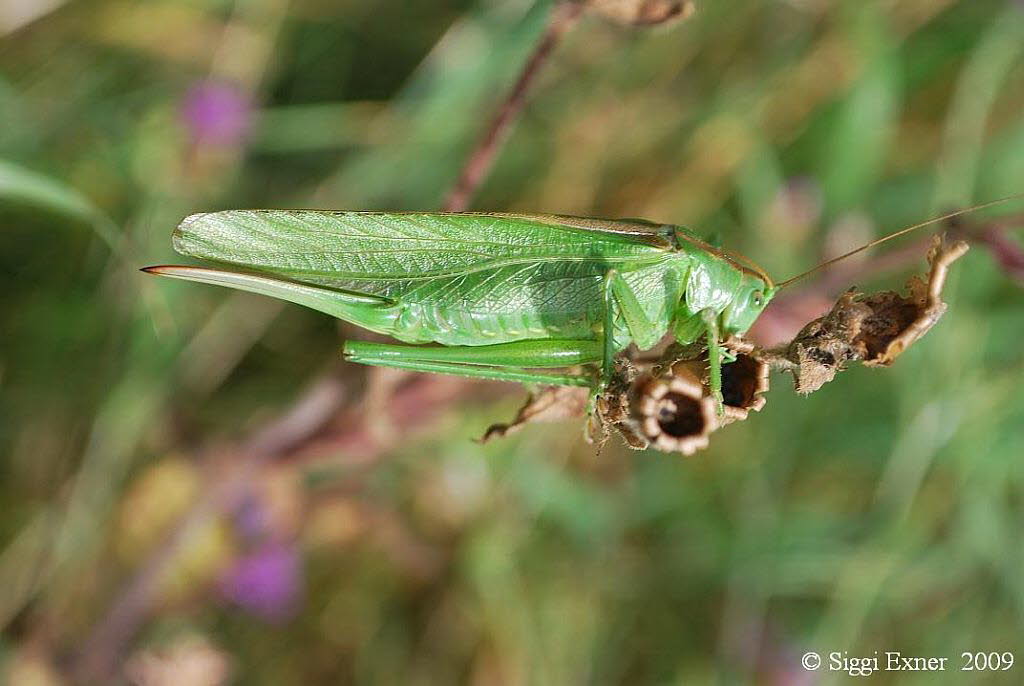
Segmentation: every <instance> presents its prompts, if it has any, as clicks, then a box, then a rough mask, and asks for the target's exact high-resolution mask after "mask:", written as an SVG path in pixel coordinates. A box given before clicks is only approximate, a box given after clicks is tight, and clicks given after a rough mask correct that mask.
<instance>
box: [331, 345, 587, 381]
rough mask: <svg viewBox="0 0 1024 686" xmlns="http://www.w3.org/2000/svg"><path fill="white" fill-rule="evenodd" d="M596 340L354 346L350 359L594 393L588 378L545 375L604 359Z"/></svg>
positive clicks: (348, 351) (347, 356)
mask: <svg viewBox="0 0 1024 686" xmlns="http://www.w3.org/2000/svg"><path fill="white" fill-rule="evenodd" d="M601 357H602V355H601V349H600V344H599V343H597V342H596V341H575V340H535V341H518V342H515V343H499V344H495V345H480V346H417V345H400V344H391V343H366V342H362V341H349V342H347V343H346V344H345V359H346V360H349V361H350V362H358V363H359V364H367V365H373V366H378V367H393V368H395V369H408V370H411V371H419V372H433V373H438V374H453V375H455V376H466V377H471V378H476V379H493V380H496V381H516V382H520V383H537V384H546V385H552V386H582V387H585V388H592V387H594V386H595V379H594V378H593V376H591V375H588V374H570V373H561V372H545V371H540V370H539V368H555V367H569V366H573V365H577V364H587V363H593V362H598V361H600V360H601Z"/></svg>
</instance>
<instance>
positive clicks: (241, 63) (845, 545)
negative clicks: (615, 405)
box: [0, 0, 1024, 684]
mask: <svg viewBox="0 0 1024 686" xmlns="http://www.w3.org/2000/svg"><path fill="white" fill-rule="evenodd" d="M549 7H550V3H549V2H537V3H531V2H529V1H528V0H512V1H501V2H499V1H497V0H436V1H435V2H431V3H410V2H397V1H392V0H376V1H373V2H370V1H368V0H344V1H341V2H324V1H321V0H293V1H292V2H287V1H286V0H246V1H245V2H237V3H236V2H231V1H230V0H83V1H80V2H65V1H63V0H45V1H44V0H18V1H16V2H13V3H11V5H10V9H5V8H0V279H2V283H0V287H2V292H3V307H2V310H0V329H2V332H3V333H2V336H0V394H2V395H0V455H3V460H2V462H0V468H2V475H3V478H2V479H0V505H2V510H0V511H2V515H0V545H2V548H0V588H3V589H4V590H3V592H0V621H2V623H3V626H4V632H3V634H2V638H0V662H2V668H3V669H4V670H6V674H7V676H8V677H9V678H11V679H13V680H15V681H21V682H22V683H58V682H59V681H60V679H62V678H63V677H62V669H63V667H62V666H63V665H66V664H67V659H68V657H69V656H72V655H73V654H74V652H75V651H76V649H77V648H78V647H79V646H81V645H82V644H83V642H84V641H85V640H86V638H87V637H88V636H89V635H90V631H91V630H92V628H93V627H94V626H96V624H97V622H99V620H100V619H101V618H102V617H103V616H104V613H105V612H106V611H107V609H108V608H109V607H110V605H111V603H112V602H113V600H114V599H115V598H116V597H118V594H119V593H120V592H121V589H123V588H124V586H125V584H126V582H127V580H128V579H130V578H131V575H132V574H133V573H135V572H136V571H137V570H138V569H139V566H140V565H141V564H143V561H144V559H146V556H147V555H148V554H151V552H152V551H153V550H155V549H157V547H158V546H159V545H160V544H161V541H162V539H163V537H164V536H166V534H167V527H168V526H169V523H170V522H173V521H175V520H176V519H178V518H180V517H182V516H185V511H186V510H187V508H188V507H189V503H192V502H195V501H196V500H197V499H199V497H200V496H198V495H196V491H197V489H201V488H202V486H203V484H206V483H210V482H214V481H216V480H217V479H218V478H219V476H218V475H219V474H221V473H222V472H223V471H225V470H227V469H228V467H226V466H225V465H230V464H231V462H232V459H234V458H233V456H232V455H231V451H230V450H227V449H225V448H224V446H225V445H228V444H229V442H230V441H231V440H232V439H235V438H238V437H240V436H243V435H245V434H246V433H247V432H249V431H251V430H253V429H254V428H255V427H258V426H259V425H260V423H261V422H263V421H265V420H266V418H267V417H269V416H271V415H272V414H273V413H274V411H275V409H283V408H285V407H287V405H288V403H289V402H290V401H291V400H292V399H293V398H295V397H297V395H298V394H299V393H300V391H301V389H302V387H303V386H304V385H305V383H306V380H308V379H310V378H312V377H314V376H315V375H316V374H318V373H319V372H320V371H321V370H322V369H323V368H324V366H325V364H329V363H330V361H331V360H333V359H335V358H336V357H337V354H338V350H339V340H340V337H341V335H348V334H350V333H351V331H349V330H347V329H346V330H343V331H342V332H341V335H339V329H338V327H337V326H336V325H335V323H334V322H331V321H329V320H328V319H327V318H326V317H323V316H321V315H318V314H315V313H311V312H307V311H303V310H301V309H299V308H297V307H291V306H288V307H281V306H280V305H278V304H276V303H273V302H270V301H267V300H264V299H260V298H257V297H254V296H248V295H244V294H230V293H228V292H225V291H221V290H218V289H210V288H202V287H196V286H189V285H183V284H177V283H167V282H158V281H157V280H156V279H153V278H151V277H146V276H145V275H142V274H139V273H138V271H137V269H138V267H140V266H143V265H144V264H152V263H155V262H160V261H166V260H170V259H172V253H171V250H170V241H169V233H170V229H171V228H172V227H173V226H174V225H175V223H176V222H177V221H178V220H180V218H181V217H182V216H184V215H186V214H188V213H191V212H194V211H201V210H212V209H220V208H229V207H254V206H273V207H297V206H311V207H325V208H326V207H333V208H351V209H375V208H387V209H429V208H432V207H437V206H438V205H439V203H440V201H441V198H442V196H443V194H444V193H445V191H446V190H447V189H448V187H449V186H450V185H451V183H452V182H453V181H454V178H455V176H456V174H457V172H458V170H459V167H460V165H461V164H462V162H463V159H464V157H465V155H466V154H467V152H468V151H469V150H470V149H471V147H472V145H473V144H474V142H475V140H476V137H477V135H478V134H479V132H480V130H481V129H482V127H483V124H484V123H485V121H486V119H487V117H488V116H489V114H490V113H491V112H492V111H493V108H494V106H495V103H496V98H497V97H498V96H499V94H500V93H501V92H502V91H503V90H504V89H505V88H507V86H508V85H509V84H510V82H511V81H512V79H513V78H514V77H515V75H516V73H517V71H518V69H519V68H520V66H521V64H522V62H523V60H524V59H525V57H526V56H527V55H528V53H529V51H530V48H531V46H532V45H533V44H534V42H535V40H536V38H537V36H538V35H539V33H540V32H541V31H542V30H543V27H544V23H545V18H546V16H547V11H548V9H549ZM1022 53H1024V10H1022V6H1021V4H1020V3H1019V2H1006V1H1003V0H960V1H959V2H957V1H955V0H900V1H899V2H897V1H895V0H860V1H857V2H852V1H851V2H827V1H826V0H788V1H781V0H780V1H778V2H755V1H752V0H704V1H702V2H699V3H698V7H697V11H696V13H695V14H694V15H693V16H692V17H691V18H689V19H687V20H686V21H682V22H679V23H676V24H672V25H671V26H667V27H661V28H654V29H638V28H629V27H624V26H620V25H616V24H614V23H612V22H610V21H607V20H605V19H602V18H600V17H596V16H594V17H586V18H585V19H584V20H583V21H582V22H581V24H580V25H579V26H578V27H577V28H576V29H575V30H574V32H573V33H572V34H571V35H570V36H569V37H568V39H567V40H566V42H565V44H564V45H562V46H561V47H560V48H559V49H558V51H557V52H556V54H555V55H554V58H553V60H552V62H551V64H549V65H548V68H547V70H546V71H545V72H544V74H543V75H542V78H541V80H540V83H539V87H538V88H537V89H536V91H535V92H534V94H533V97H532V99H531V102H530V104H529V105H528V107H527V109H526V112H525V113H524V115H523V117H522V119H521V121H519V122H518V124H517V125H516V127H515V130H514V133H513V135H512V137H511V139H510V140H509V142H508V144H507V146H506V147H505V149H504V150H503V152H502V154H501V156H500V158H499V162H498V164H497V166H496V168H495V169H494V171H493V173H492V174H491V175H490V177H489V178H488V180H487V181H486V183H485V184H484V186H483V188H482V189H481V193H480V195H479V197H478V198H477V200H476V202H475V207H476V208H480V209H495V210H522V211H545V212H564V213H573V214H584V215H594V216H631V217H645V218H649V219H652V220H659V221H665V222H673V223H683V224H686V225H688V226H691V227H695V228H698V229H699V230H700V231H702V232H705V233H708V234H710V233H713V232H718V233H719V234H720V235H722V236H723V238H724V240H725V243H726V244H727V245H729V246H730V247H734V248H736V249H738V250H740V251H742V252H744V253H745V254H748V255H751V256H753V257H755V258H756V259H757V260H758V261H759V262H760V263H761V264H763V265H764V266H765V267H766V268H767V269H768V271H769V272H771V273H773V274H776V275H779V276H784V275H789V274H792V273H796V272H797V271H801V270H803V269H804V268H806V267H807V266H809V265H811V264H813V263H815V262H816V261H818V260H819V259H820V258H821V257H823V256H824V254H825V253H826V252H831V253H832V254H835V253H836V252H837V251H839V250H842V249H843V248H847V247H851V246H852V245H855V244H856V243H857V242H858V241H860V240H863V239H864V238H865V231H866V232H868V235H873V234H881V233H882V232H883V231H886V230H890V229H895V228H898V227H900V226H902V225H904V224H907V223H910V222H914V221H920V220H922V219H925V218H927V217H929V216H931V215H933V214H935V213H936V212H939V211H942V210H945V209H947V208H949V207H953V206H958V205H962V204H965V203H969V202H972V201H981V200H986V199H990V198H992V197H996V196H1000V195H1006V194H1010V193H1018V192H1021V191H1024V116H1022V114H1021V113H1022V112H1024V54H1022ZM1003 211H1004V212H1006V211H1008V210H1003ZM989 214H992V213H989ZM850 227H861V228H860V229H857V230H854V229H851V228H850ZM864 227H866V228H864ZM1018 235H1019V234H1018ZM869 259H870V258H869ZM922 263H923V255H922ZM918 266H919V264H915V265H913V267H914V268H915V269H916V268H917V267H918ZM953 272H954V273H953V278H952V283H951V284H950V288H949V291H948V298H947V299H948V300H949V302H950V304H951V307H950V311H949V313H948V314H947V316H946V318H945V319H944V320H943V321H942V322H941V324H940V325H939V326H938V327H937V328H936V329H935V330H934V331H933V332H932V333H931V334H930V335H929V336H928V337H927V338H926V339H925V340H924V341H923V342H922V343H921V344H920V345H918V346H917V347H916V348H915V349H914V350H913V351H912V352H911V353H909V354H907V355H906V356H905V357H904V358H902V359H901V360H900V361H899V363H898V364H897V365H896V367H895V368H893V369H892V370H887V371H877V370H863V369H855V370H852V371H849V372H847V373H846V374H844V375H843V376H841V377H840V378H839V379H838V380H837V381H836V382H834V383H832V384H830V386H828V387H826V388H825V389H824V390H822V391H821V392H819V393H817V394H815V396H814V397H812V398H810V399H801V398H797V397H796V396H795V395H794V394H792V393H791V392H790V391H789V389H788V385H789V381H788V379H785V378H776V379H775V389H774V390H773V392H772V393H771V394H770V395H769V403H768V405H767V407H766V409H765V410H764V411H763V412H762V413H761V414H760V415H758V416H755V417H753V418H752V419H751V420H750V421H747V422H745V423H744V424H742V425H738V426H734V427H730V428H728V429H726V430H724V431H723V432H721V434H719V435H718V436H716V440H715V441H714V442H713V443H712V446H711V448H710V449H709V450H707V451H705V452H704V453H702V454H700V455H698V456H697V457H695V458H692V459H689V460H681V459H679V458H676V457H667V456H664V455H660V454H656V453H650V454H637V453H630V452H628V451H625V450H624V449H622V448H621V447H620V446H614V445H609V446H608V447H607V448H606V449H605V450H604V451H603V452H601V453H600V454H599V455H594V451H593V449H592V448H590V447H588V446H586V445H585V444H583V443H582V441H581V439H580V435H581V432H580V430H579V428H578V427H576V426H575V425H571V424H569V425H562V426H550V427H547V426H536V427H528V428H527V429H526V430H524V431H522V432H521V433H519V434H517V435H516V436H515V437H513V438H509V439H507V440H504V441H498V442H495V443H492V444H488V445H486V446H481V445H478V444H476V443H473V442H472V441H471V439H472V438H473V437H476V436H478V435H479V434H480V433H481V432H482V430H483V429H484V428H485V427H486V426H487V425H488V424H490V423H492V422H493V421H496V420H500V419H503V418H505V417H509V416H511V414H512V412H513V410H514V407H515V404H516V402H517V401H518V400H519V394H518V393H517V392H513V393H511V394H508V393H495V388H496V386H495V385H493V384H477V385H470V386H467V388H468V389H469V390H468V392H467V393H465V394H463V395H461V396H460V399H459V400H457V401H453V402H452V403H451V405H450V407H447V408H446V409H445V411H444V412H443V417H442V419H441V420H439V421H437V422H432V423H431V424H430V426H429V428H428V429H426V430H422V431H419V432H417V433H416V434H415V435H413V436H411V437H409V438H408V439H407V440H405V441H404V442H403V444H402V445H401V447H400V448H398V449H395V450H391V451H389V452H388V454H386V455H380V456H375V457H374V459H372V460H370V459H369V458H368V457H367V456H366V455H361V454H360V448H359V447H358V444H356V445H355V447H347V448H332V449H324V450H320V451H318V452H315V454H314V455H313V456H312V457H309V458H303V459H292V460H289V461H287V462H286V463H284V464H281V465H277V466H275V467H274V468H273V469H270V468H268V469H265V470H264V472H265V473H261V474H260V476H259V478H258V482H257V483H258V487H257V489H256V490H255V492H254V493H252V494H250V496H249V498H248V500H247V502H246V505H245V506H244V507H243V508H242V509H241V510H240V511H239V512H237V513H232V515H231V517H230V518H226V519H224V520H223V521H220V520H218V521H217V522H216V523H214V524H212V525H210V527H209V532H208V534H203V535H201V536H199V537H198V538H197V539H196V541H195V543H194V545H193V546H191V548H190V549H189V550H186V551H185V553H183V559H182V560H180V561H179V562H178V563H176V564H175V566H174V569H173V570H171V574H172V575H173V578H169V579H168V580H167V581H166V583H165V585H164V586H161V588H163V589H165V590H164V591H163V592H161V598H160V599H159V602H158V605H157V609H156V612H155V614H154V616H153V617H151V618H150V620H149V621H148V622H147V623H146V625H145V626H144V628H143V631H142V633H141V635H139V636H138V637H137V639H136V640H135V641H134V642H133V643H132V644H131V651H130V652H131V654H130V655H129V656H124V657H123V659H122V660H121V661H120V667H119V669H120V670H121V671H120V672H119V676H118V678H120V679H131V680H134V681H139V682H144V683H171V682H175V681H174V679H175V678H176V679H177V681H176V682H175V683H185V682H186V681H188V683H196V684H199V683H216V682H218V681H219V680H224V679H228V680H233V681H234V682H237V683H260V684H284V683H330V684H336V683H405V684H427V683H430V684H435V683H455V682H471V683H478V684H491V683H542V684H556V683H557V684H567V683H585V682H586V683H601V684H605V683H608V684H610V683H629V684H639V683H659V684H661V683H706V682H708V681H711V680H714V679H718V680H720V681H722V682H725V683H744V682H751V681H757V682H760V683H779V684H782V683H807V678H808V675H807V673H805V672H803V671H802V670H801V668H800V666H799V657H800V655H801V654H802V653H803V652H804V651H806V650H812V649H813V650H817V651H820V652H828V651H848V652H849V654H850V655H851V656H857V655H868V656H870V655H872V654H873V653H874V651H884V650H901V651H904V652H905V653H907V654H915V655H926V656H946V657H950V658H951V661H950V663H951V666H952V665H953V664H954V663H957V660H958V658H959V654H960V652H961V651H963V650H986V651H1004V650H1013V649H1015V648H1019V647H1020V646H1021V645H1024V641H1022V637H1024V574H1022V573H1021V570H1022V568H1024V549H1022V547H1021V545H1020V538H1019V536H1020V531H1021V528H1022V525H1024V466H1022V463H1021V461H1020V456H1021V455H1024V394H1022V393H1021V388H1020V383H1021V379H1022V378H1024V377H1022V372H1024V356H1022V354H1021V349H1022V348H1021V342H1020V335H1021V332H1022V330H1024V326H1022V325H1024V300H1022V292H1021V289H1020V287H1019V285H1015V284H1014V283H1013V282H1012V281H1011V280H1010V279H1008V278H1007V277H1006V276H1005V275H1004V274H1002V273H1001V272H1000V271H999V270H998V268H997V266H996V264H995V262H994V261H993V259H992V258H991V256H990V255H989V254H987V253H986V252H985V250H984V249H983V248H981V247H979V248H977V249H975V250H972V252H971V253H970V254H969V255H968V256H967V257H966V258H965V259H964V260H963V261H962V262H961V263H960V264H958V265H957V266H956V267H955V268H954V270H953ZM899 276H901V275H896V276H894V277H892V280H893V283H894V284H895V283H896V281H897V277H899ZM860 285H864V284H860ZM343 373H344V375H345V378H346V380H347V381H349V382H350V383H351V386H352V389H353V394H356V393H358V390H359V389H360V388H361V387H362V386H363V385H364V384H365V380H366V378H367V375H366V373H365V371H364V370H363V369H359V368H356V367H354V366H346V367H344V368H343ZM459 383H462V382H459ZM502 388H503V387H502ZM510 390H512V391H514V389H510ZM396 392H397V393H399V394H401V393H402V389H401V388H399V389H398V390H397V391H396ZM168 455H172V456H171V457H168ZM234 457H237V456H234ZM233 560H234V563H233ZM233 564H234V565H235V566H234V567H232V565H233ZM232 584H233V585H232ZM1017 657H1018V659H1024V655H1018V656H1017ZM1022 668H1024V666H1017V667H1016V668H1015V669H1014V671H1013V672H1010V673H1009V674H1005V673H1004V674H999V675H996V676H994V677H993V678H992V681H993V683H1012V682H1015V681H1019V676H1017V675H1019V674H1020V669H1022ZM826 676H827V678H826V681H828V680H829V678H832V677H836V675H835V674H832V675H826ZM896 676H897V675H893V674H882V675H880V676H879V677H878V678H876V681H879V682H887V683H888V682H895V681H896V678H895V677H896ZM917 676H918V677H922V675H917ZM958 676H959V674H958V673H957V672H956V671H955V670H952V671H950V672H947V673H945V674H944V675H923V677H925V678H920V681H921V682H925V681H927V682H928V683H933V682H935V681H937V680H943V679H945V680H949V681H956V682H959V681H960V680H959V679H958V678H957V677H958ZM936 677H939V678H936ZM161 678H164V679H171V681H160V679H161ZM902 682H907V683H911V682H912V681H909V680H901V683H902ZM914 683H916V682H914Z"/></svg>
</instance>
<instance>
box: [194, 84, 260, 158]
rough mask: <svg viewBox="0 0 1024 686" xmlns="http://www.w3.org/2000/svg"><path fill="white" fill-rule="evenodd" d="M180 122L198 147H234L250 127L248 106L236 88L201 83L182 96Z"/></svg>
mask: <svg viewBox="0 0 1024 686" xmlns="http://www.w3.org/2000/svg"><path fill="white" fill-rule="evenodd" d="M181 118H182V121H183V122H184V124H185V126H186V127H187V128H188V130H189V132H190V133H191V134H192V138H193V140H194V141H196V142H198V143H205V144H212V145H237V144H238V143H240V142H241V141H242V140H243V139H244V138H245V136H246V135H247V134H248V133H249V129H250V127H251V125H252V105H251V103H250V102H249V99H248V97H246V95H245V93H243V92H242V91H241V90H240V89H239V88H238V87H236V86H233V85H231V84H229V83H218V82H216V81H202V82H199V83H197V84H195V85H194V86H192V88H191V89H189V91H188V93H186V94H185V98H184V100H183V102H182V105H181Z"/></svg>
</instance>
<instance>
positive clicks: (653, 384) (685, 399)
mask: <svg viewBox="0 0 1024 686" xmlns="http://www.w3.org/2000/svg"><path fill="white" fill-rule="evenodd" d="M630 410H631V413H632V420H633V421H632V423H633V425H634V427H635V428H636V429H637V431H638V433H639V434H640V435H641V436H643V438H644V439H645V440H647V441H648V442H649V443H650V444H651V446H652V447H654V448H656V449H658V450H661V451H663V452H678V453H682V454H683V455H692V454H693V453H695V452H697V451H698V450H700V449H701V448H705V447H707V445H708V437H709V436H710V434H711V432H712V431H714V430H715V429H716V428H718V420H717V417H716V416H715V402H714V400H713V399H712V398H711V397H709V396H708V395H706V394H705V392H704V385H703V384H702V383H701V380H700V377H699V376H696V375H694V374H693V373H692V372H691V370H690V369H689V368H688V367H687V366H684V365H674V366H673V369H672V370H671V371H670V373H668V374H666V375H663V376H660V377H653V376H649V377H644V378H641V379H639V380H638V381H637V383H636V384H635V385H634V390H633V398H632V402H631V403H630Z"/></svg>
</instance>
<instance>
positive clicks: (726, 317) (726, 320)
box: [721, 271, 778, 335]
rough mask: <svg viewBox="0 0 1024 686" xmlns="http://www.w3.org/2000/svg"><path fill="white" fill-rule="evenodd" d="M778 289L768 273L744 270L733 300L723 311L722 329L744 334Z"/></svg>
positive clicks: (729, 332)
mask: <svg viewBox="0 0 1024 686" xmlns="http://www.w3.org/2000/svg"><path fill="white" fill-rule="evenodd" d="M776 291H778V288H776V287H775V286H774V285H773V284H772V281H771V279H769V278H768V275H767V274H754V273H751V272H747V271H744V272H743V278H742V279H741V280H740V285H739V287H737V289H736V290H735V291H734V295H733V298H732V301H731V302H730V303H729V305H728V306H727V307H726V308H725V310H723V311H722V319H721V321H722V329H723V332H724V333H725V334H726V335H728V334H743V333H746V331H747V329H749V328H750V327H751V326H753V324H754V322H755V321H757V318H758V317H760V316H761V313H762V312H763V311H764V308H765V307H767V306H768V303H769V302H771V300H772V298H773V297H775V292H776Z"/></svg>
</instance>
